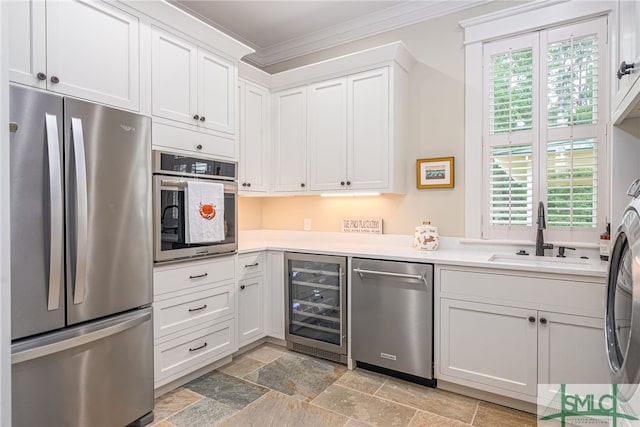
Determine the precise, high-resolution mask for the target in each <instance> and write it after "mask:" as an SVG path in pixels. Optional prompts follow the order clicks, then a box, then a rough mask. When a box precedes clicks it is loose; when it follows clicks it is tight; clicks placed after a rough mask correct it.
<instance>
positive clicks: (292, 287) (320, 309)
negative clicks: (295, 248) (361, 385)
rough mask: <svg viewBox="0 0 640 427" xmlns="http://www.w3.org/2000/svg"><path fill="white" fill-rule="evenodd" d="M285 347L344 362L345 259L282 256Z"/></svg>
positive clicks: (345, 357)
mask: <svg viewBox="0 0 640 427" xmlns="http://www.w3.org/2000/svg"><path fill="white" fill-rule="evenodd" d="M284 260H285V272H286V275H287V277H286V283H287V288H286V296H285V298H286V307H287V309H286V310H287V311H286V324H287V329H286V332H285V338H286V341H287V346H288V347H289V348H290V349H292V350H294V351H298V352H301V353H306V354H310V355H313V356H317V357H321V358H324V359H328V360H332V361H334V362H339V363H346V362H347V289H346V284H347V280H346V274H345V272H346V264H347V259H346V258H345V257H338V256H325V255H312V254H300V253H286V254H285V257H284Z"/></svg>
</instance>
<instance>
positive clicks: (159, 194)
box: [154, 176, 237, 262]
mask: <svg viewBox="0 0 640 427" xmlns="http://www.w3.org/2000/svg"><path fill="white" fill-rule="evenodd" d="M187 181H188V180H184V179H177V178H175V177H165V176H155V177H154V185H155V191H154V196H155V201H154V204H155V258H156V259H155V261H157V262H158V261H169V260H175V259H181V258H189V257H197V256H204V255H211V254H216V253H222V252H232V251H235V250H236V249H237V230H236V224H237V184H236V183H229V182H225V183H223V184H224V237H225V238H224V240H221V241H217V242H204V243H187V236H186V229H185V220H186V217H185V213H186V207H185V189H186V183H187Z"/></svg>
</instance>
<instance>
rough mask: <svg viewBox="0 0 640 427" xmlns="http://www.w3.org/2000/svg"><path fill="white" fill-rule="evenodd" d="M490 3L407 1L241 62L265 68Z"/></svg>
mask: <svg viewBox="0 0 640 427" xmlns="http://www.w3.org/2000/svg"><path fill="white" fill-rule="evenodd" d="M491 1H493V0H460V1H447V0H437V1H410V2H404V3H401V4H399V5H397V6H392V7H390V8H387V9H384V10H380V11H377V12H373V13H370V14H367V15H364V16H361V17H359V18H356V19H352V20H350V21H347V22H345V23H341V24H337V25H334V26H331V27H328V28H326V29H323V30H321V31H316V32H314V33H311V34H307V35H305V36H304V37H298V38H295V39H291V40H288V41H286V42H283V43H278V44H275V45H272V46H268V47H266V48H257V49H256V52H254V53H252V54H250V55H247V56H246V57H245V58H244V60H246V61H248V62H251V63H253V64H255V65H257V66H259V67H266V66H268V65H272V64H275V63H278V62H282V61H286V60H288V59H292V58H296V57H299V56H302V55H306V54H309V53H313V52H318V51H320V50H323V49H327V48H331V47H334V46H337V45H340V44H343V43H348V42H351V41H354V40H358V39H362V38H365V37H371V36H374V35H376V34H380V33H383V32H386V31H390V30H394V29H396V28H400V27H404V26H407V25H411V24H415V23H418V22H422V21H425V20H428V19H431V18H436V17H438V16H443V15H446V14H449V13H453V12H458V11H461V10H465V9H469V8H471V7H474V6H477V5H480V4H484V3H488V2H491Z"/></svg>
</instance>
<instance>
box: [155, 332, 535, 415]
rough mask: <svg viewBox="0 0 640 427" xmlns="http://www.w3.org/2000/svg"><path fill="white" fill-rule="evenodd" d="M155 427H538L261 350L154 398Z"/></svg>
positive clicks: (459, 399) (367, 375)
mask: <svg viewBox="0 0 640 427" xmlns="http://www.w3.org/2000/svg"><path fill="white" fill-rule="evenodd" d="M154 412H155V421H154V424H153V426H155V427H173V426H175V427H204V426H224V427H231V426H241V427H245V426H247V427H250V426H256V427H258V426H259V427H266V426H277V427H284V426H298V427H316V426H317V427H320V426H331V427H333V426H345V427H363V426H380V427H395V426H397V427H418V426H433V427H436V426H437V427H458V426H469V425H473V426H479V427H483V426H487V427H489V426H490V427H516V426H535V425H536V418H535V416H534V415H531V414H528V413H525V412H520V411H516V410H513V409H509V408H505V407H502V406H498V405H494V404H491V403H487V402H483V401H479V400H476V399H472V398H469V397H465V396H461V395H458V394H455V393H449V392H446V391H443V390H438V389H432V388H429V387H423V386H420V385H416V384H412V383H408V382H405V381H402V380H398V379H395V378H391V377H388V376H385V375H380V374H376V373H373V372H369V371H365V370H362V369H356V370H354V371H348V370H347V368H346V367H344V366H342V365H338V364H334V363H331V362H327V361H324V360H320V359H316V358H313V357H310V356H306V355H303V354H299V353H294V352H290V351H288V350H287V349H285V348H282V347H278V346H274V345H271V344H263V345H261V346H260V347H257V348H255V349H253V350H251V351H249V352H247V353H245V354H243V355H241V356H239V357H236V358H234V360H233V361H232V362H231V363H230V364H228V365H226V366H224V367H222V368H221V369H219V370H217V371H214V372H211V373H209V374H207V375H204V376H202V377H200V378H197V379H195V380H193V381H191V382H190V383H188V384H186V385H184V386H183V387H180V388H178V389H176V390H173V391H172V392H170V393H167V394H165V395H163V396H160V397H159V398H158V399H156V403H155V409H154Z"/></svg>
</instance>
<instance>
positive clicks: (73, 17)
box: [9, 0, 140, 111]
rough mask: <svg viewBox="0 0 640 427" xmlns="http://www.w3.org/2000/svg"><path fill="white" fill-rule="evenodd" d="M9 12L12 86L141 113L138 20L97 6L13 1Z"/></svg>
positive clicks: (103, 5)
mask: <svg viewBox="0 0 640 427" xmlns="http://www.w3.org/2000/svg"><path fill="white" fill-rule="evenodd" d="M9 7H10V14H11V15H12V19H11V20H10V32H11V38H10V50H9V61H10V65H9V68H10V79H11V80H12V81H15V82H18V83H23V84H27V85H30V86H36V87H41V88H46V89H48V90H51V91H54V92H58V93H61V94H65V95H72V96H76V97H78V98H84V99H88V100H91V101H96V102H100V103H104V104H108V105H113V106H116V107H121V108H127V109H130V110H136V111H137V110H139V108H140V64H139V61H140V58H139V22H138V18H137V17H135V16H133V15H131V14H129V13H127V12H124V11H123V10H121V9H118V8H116V7H113V6H111V5H110V4H106V3H102V2H95V1H81V0H73V1H71V0H65V1H47V2H46V3H44V2H42V1H24V2H9ZM45 10H46V12H45ZM45 28H46V30H45ZM105 35H108V37H106V36H105ZM45 65H46V66H45Z"/></svg>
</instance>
